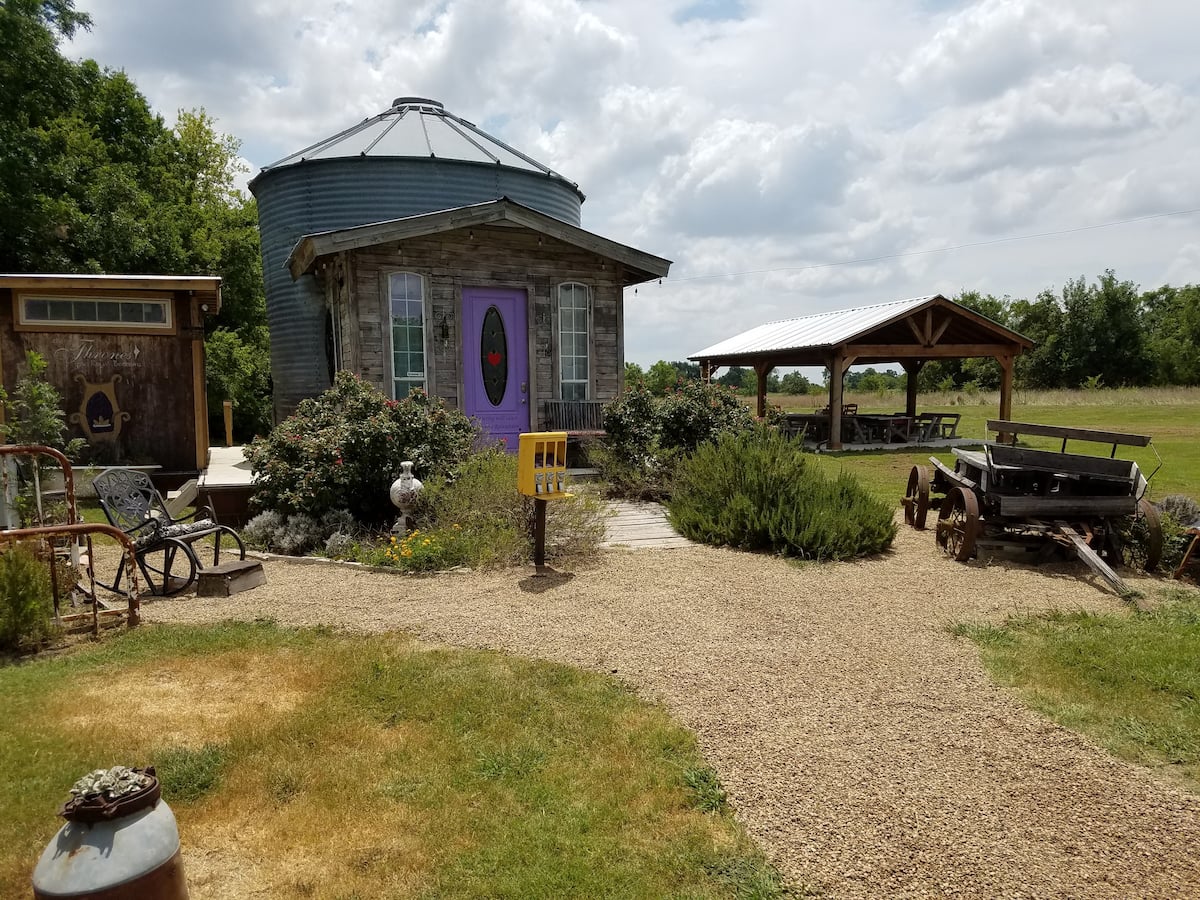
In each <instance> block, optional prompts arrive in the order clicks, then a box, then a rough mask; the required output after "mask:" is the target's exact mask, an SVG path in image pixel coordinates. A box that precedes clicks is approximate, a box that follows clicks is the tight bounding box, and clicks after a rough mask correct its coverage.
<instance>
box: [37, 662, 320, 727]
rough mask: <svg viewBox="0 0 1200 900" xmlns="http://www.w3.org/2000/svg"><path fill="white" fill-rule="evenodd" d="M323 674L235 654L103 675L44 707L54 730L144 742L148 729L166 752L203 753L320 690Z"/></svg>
mask: <svg viewBox="0 0 1200 900" xmlns="http://www.w3.org/2000/svg"><path fill="white" fill-rule="evenodd" d="M319 685H320V673H319V672H318V671H316V670H315V669H314V667H313V666H312V664H311V661H310V660H308V659H306V658H305V657H304V656H302V655H301V654H300V653H298V652H296V651H278V652H274V653H270V654H266V653H261V652H249V651H237V652H231V653H225V654H220V655H215V656H205V657H177V658H174V659H169V660H164V661H152V662H150V663H148V664H146V665H142V666H138V667H136V668H132V669H124V670H115V669H114V670H108V671H102V672H99V673H97V676H96V677H95V678H93V679H90V680H89V681H88V682H87V683H85V684H82V685H78V686H76V687H75V688H73V689H72V690H70V691H67V692H64V693H61V694H59V695H58V696H56V697H55V698H54V699H53V700H52V701H51V702H50V703H49V705H48V706H47V707H46V710H45V721H46V722H47V723H48V725H49V727H52V728H57V729H59V730H61V731H64V732H69V733H79V734H83V735H85V736H86V737H88V738H89V739H95V738H96V736H97V735H98V734H100V733H101V732H103V733H105V735H106V736H107V738H106V739H115V740H117V741H119V742H122V743H125V742H136V741H139V740H140V739H141V738H142V736H143V735H144V734H145V733H146V731H147V730H150V731H152V732H153V734H154V735H155V737H156V739H157V740H158V742H159V743H160V744H161V745H162V746H164V747H186V748H192V749H195V748H199V747H202V746H203V745H205V744H207V743H212V742H214V741H217V742H223V741H226V740H228V739H229V737H230V736H231V735H232V734H233V733H235V732H236V731H238V730H241V729H243V728H247V727H260V726H261V725H262V724H263V723H264V722H271V721H274V720H275V719H276V718H278V717H279V716H280V715H283V714H285V713H288V712H290V711H291V710H293V709H295V708H296V707H297V706H298V705H299V704H300V703H301V702H302V701H303V700H304V698H305V697H306V696H307V695H308V694H310V693H312V692H313V691H315V690H317V689H318V688H319Z"/></svg>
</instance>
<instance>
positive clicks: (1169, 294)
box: [625, 269, 1200, 394]
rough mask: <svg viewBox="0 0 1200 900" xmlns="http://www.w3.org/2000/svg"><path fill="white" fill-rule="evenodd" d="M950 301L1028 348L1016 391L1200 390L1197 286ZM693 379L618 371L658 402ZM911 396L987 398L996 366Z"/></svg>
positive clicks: (694, 367)
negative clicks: (969, 393)
mask: <svg viewBox="0 0 1200 900" xmlns="http://www.w3.org/2000/svg"><path fill="white" fill-rule="evenodd" d="M953 299H954V300H955V301H956V302H957V303H961V304H962V305H963V306H965V307H967V308H968V309H972V310H974V311H975V312H978V313H980V314H982V315H984V316H987V317H988V318H989V319H991V320H993V321H994V322H998V323H999V324H1001V325H1004V326H1006V327H1008V328H1011V329H1012V330H1013V331H1016V332H1019V333H1021V334H1023V335H1025V336H1026V337H1027V338H1029V339H1030V340H1032V341H1033V342H1034V347H1033V349H1032V350H1030V351H1028V352H1026V353H1024V354H1022V355H1021V356H1019V357H1017V362H1016V367H1015V372H1014V379H1015V382H1016V384H1017V386H1018V387H1024V388H1100V387H1121V386H1130V387H1143V386H1147V385H1200V285H1194V284H1189V285H1185V286H1183V287H1179V288H1176V287H1171V286H1170V285H1164V286H1163V287H1160V288H1157V289H1155V290H1152V291H1142V292H1139V290H1138V287H1137V285H1135V284H1134V283H1133V282H1131V281H1120V280H1118V279H1117V277H1116V275H1115V274H1114V273H1113V271H1112V270H1111V269H1109V270H1107V271H1105V272H1104V274H1103V275H1101V276H1100V277H1099V278H1097V279H1096V280H1095V281H1094V282H1092V283H1090V284H1089V283H1088V282H1087V281H1086V280H1085V279H1084V278H1082V277H1080V278H1077V279H1074V280H1070V281H1068V282H1067V283H1066V285H1065V286H1064V287H1063V289H1062V291H1061V292H1060V293H1055V292H1054V291H1052V290H1049V289H1047V290H1044V291H1042V292H1041V293H1040V294H1038V295H1037V297H1036V299H1034V300H1032V301H1029V300H1014V299H1012V298H1009V297H995V296H992V295H991V294H981V293H979V292H977V291H963V292H962V293H960V294H959V295H958V296H956V297H954V298H953ZM699 378H700V366H699V364H698V363H691V362H666V361H663V360H659V361H658V362H656V363H655V364H654V365H653V366H651V367H650V368H649V370H647V371H643V370H642V368H641V367H640V366H638V365H637V364H636V363H626V365H625V380H626V382H630V381H633V380H636V379H641V380H643V381H644V382H645V383H646V385H647V387H649V388H650V390H652V391H654V392H656V393H665V392H666V391H668V390H670V389H671V388H672V387H673V386H674V385H675V384H676V383H677V382H678V381H679V380H689V379H699ZM714 380H715V381H717V382H719V383H721V384H724V385H728V386H730V387H732V388H734V389H736V390H739V391H741V392H742V393H745V394H753V393H754V392H755V391H756V390H757V384H758V382H757V377H756V376H755V374H754V370H753V369H748V368H743V367H741V366H733V367H731V368H727V369H722V370H718V374H717V377H715V378H714ZM907 380H908V376H907V375H906V374H904V373H897V372H894V371H889V370H884V371H877V370H876V369H874V368H867V369H865V370H863V371H853V370H852V371H850V372H848V373H847V374H846V390H848V391H856V392H859V393H876V392H879V391H890V390H904V389H905V387H906V385H907ZM828 382H829V373H828V372H826V373H825V376H824V379H823V381H822V383H820V384H817V383H814V382H811V381H810V380H809V379H807V378H805V377H804V375H802V374H800V373H799V372H788V373H785V374H782V375H780V374H779V373H778V372H772V373H771V374H770V375H769V376H768V377H767V390H768V391H769V392H771V393H783V394H823V393H825V391H826V390H827V386H828ZM918 387H919V389H920V390H922V391H927V392H928V391H939V390H940V391H957V390H964V389H967V390H971V389H979V390H995V389H997V388H999V387H1000V366H999V364H998V363H997V362H996V361H995V360H993V359H961V360H960V359H951V360H940V361H934V362H929V363H926V364H925V366H924V367H923V368H922V369H921V374H920V375H919V376H918Z"/></svg>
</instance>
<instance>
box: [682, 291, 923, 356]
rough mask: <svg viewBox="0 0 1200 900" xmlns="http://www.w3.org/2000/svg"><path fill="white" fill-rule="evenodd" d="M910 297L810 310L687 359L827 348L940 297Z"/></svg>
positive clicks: (742, 334) (739, 336) (731, 339)
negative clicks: (851, 306) (845, 307)
mask: <svg viewBox="0 0 1200 900" xmlns="http://www.w3.org/2000/svg"><path fill="white" fill-rule="evenodd" d="M940 296H941V295H940V294H930V295H929V296H927V297H913V298H911V299H909V300H893V301H891V302H890V303H879V304H876V305H875V306H860V307H857V308H855V309H838V310H833V311H832V312H823V313H813V314H812V315H809V316H797V317H795V318H793V319H779V320H778V321H775V322H767V323H766V324H765V325H759V326H757V327H756V328H751V329H750V330H749V331H743V332H742V333H741V334H739V335H735V336H734V337H731V338H727V339H725V340H723V341H721V342H720V343H718V344H713V345H712V346H711V347H705V348H704V349H703V350H700V351H698V352H697V353H693V354H692V355H691V356H689V357H688V358H689V359H705V358H708V357H717V356H735V355H742V354H751V353H774V352H777V351H781V350H801V349H807V348H815V347H829V346H832V345H836V344H844V343H846V342H847V341H850V340H853V339H854V338H855V337H857V336H858V335H860V334H862V333H863V332H865V331H869V330H870V329H872V328H874V327H876V326H878V325H882V324H884V323H885V322H890V321H891V320H893V319H896V318H899V317H901V316H904V315H906V314H908V313H910V312H914V311H916V310H917V309H919V308H920V307H921V306H924V305H925V304H926V303H928V302H929V301H930V300H934V299H936V298H938V297H940Z"/></svg>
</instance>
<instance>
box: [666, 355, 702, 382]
mask: <svg viewBox="0 0 1200 900" xmlns="http://www.w3.org/2000/svg"><path fill="white" fill-rule="evenodd" d="M671 365H672V366H673V367H674V368H675V372H676V374H677V375H678V376H679V377H680V378H681V379H683V380H684V381H699V380H700V363H694V362H688V361H687V360H674V361H672V362H671Z"/></svg>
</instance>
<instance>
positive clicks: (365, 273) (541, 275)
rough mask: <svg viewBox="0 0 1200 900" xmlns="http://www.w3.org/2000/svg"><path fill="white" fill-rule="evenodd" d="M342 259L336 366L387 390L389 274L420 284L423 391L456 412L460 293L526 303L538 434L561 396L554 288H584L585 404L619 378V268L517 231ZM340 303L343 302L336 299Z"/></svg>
mask: <svg viewBox="0 0 1200 900" xmlns="http://www.w3.org/2000/svg"><path fill="white" fill-rule="evenodd" d="M342 257H344V258H345V262H344V263H343V265H345V267H346V269H345V276H344V277H345V287H344V288H343V289H342V290H343V291H344V292H345V296H344V302H345V303H344V305H345V308H343V309H340V310H339V314H338V321H339V323H340V324H341V326H342V332H341V356H342V365H343V367H345V368H347V369H349V370H350V371H353V372H357V373H358V374H359V375H361V376H362V377H363V378H364V379H366V380H367V381H370V382H371V383H373V384H376V385H378V386H379V387H380V388H381V389H382V390H383V391H384V392H385V393H388V394H390V393H391V388H392V385H391V381H390V379H391V365H390V354H391V334H390V331H391V328H390V318H389V315H388V309H387V290H388V275H390V274H392V273H394V272H413V273H416V274H417V275H420V276H422V277H423V278H424V279H425V312H426V321H425V359H426V373H427V378H428V385H429V389H430V391H431V392H432V393H435V394H437V395H438V396H440V397H443V398H445V399H446V400H447V402H449V403H450V404H452V405H454V406H458V405H459V401H460V397H461V391H462V376H461V373H460V371H459V361H460V360H461V358H462V335H461V333H460V330H459V324H460V322H461V321H462V317H461V310H462V290H463V288H464V287H468V288H469V287H502V288H517V289H520V290H524V291H525V292H526V296H527V297H528V298H529V300H528V303H529V305H528V307H527V312H528V319H529V346H530V348H531V350H530V355H531V359H530V371H531V372H532V373H534V374H533V382H534V383H533V396H532V397H531V401H532V402H533V404H534V409H535V410H537V415H538V421H537V424H536V425H535V427H538V428H541V427H543V422H542V418H543V415H544V413H543V404H542V402H541V401H543V400H546V399H558V398H559V379H558V367H559V362H558V341H557V334H558V304H557V295H558V286H559V285H560V284H563V283H564V282H571V281H573V282H579V283H581V284H585V285H587V286H588V287H589V288H590V293H591V306H592V315H591V329H590V333H591V336H590V340H591V347H590V358H591V372H590V376H591V380H590V384H589V398H590V399H592V400H611V399H613V398H614V397H616V396H617V393H618V392H619V390H620V388H621V381H622V376H623V375H624V348H623V335H622V319H623V314H622V290H623V277H622V276H623V273H622V271H621V270H620V267H619V264H618V263H616V262H614V261H613V260H611V259H605V258H602V257H599V256H597V255H596V254H594V253H590V252H588V251H585V250H580V249H579V248H577V247H574V246H571V245H569V244H565V243H562V242H560V241H557V240H554V239H552V238H549V237H545V236H539V235H538V234H536V233H535V232H532V231H528V230H526V229H523V228H513V227H504V226H483V227H476V228H474V229H472V230H470V231H465V230H459V231H451V232H446V233H444V234H439V235H432V236H428V237H421V238H413V239H409V240H407V241H404V242H403V243H402V244H397V243H388V244H381V245H378V246H376V247H370V248H366V249H361V250H352V251H348V252H346V253H344V254H339V255H338V257H337V258H336V259H341V258H342ZM340 276H342V270H341V269H339V267H338V264H337V263H336V262H334V263H333V264H332V265H331V266H330V267H329V268H327V269H326V274H325V275H324V276H323V277H324V278H325V280H326V296H327V297H328V298H330V300H333V299H334V296H335V295H334V291H335V290H336V289H337V288H336V287H335V286H336V284H337V281H338V278H339V277H340ZM338 299H339V300H342V299H343V295H341V294H339V295H338Z"/></svg>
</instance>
